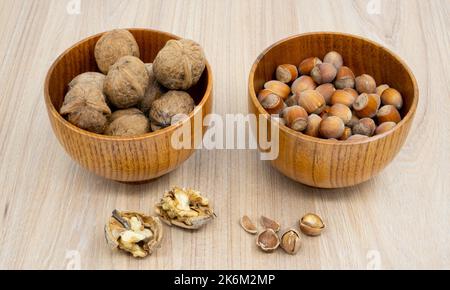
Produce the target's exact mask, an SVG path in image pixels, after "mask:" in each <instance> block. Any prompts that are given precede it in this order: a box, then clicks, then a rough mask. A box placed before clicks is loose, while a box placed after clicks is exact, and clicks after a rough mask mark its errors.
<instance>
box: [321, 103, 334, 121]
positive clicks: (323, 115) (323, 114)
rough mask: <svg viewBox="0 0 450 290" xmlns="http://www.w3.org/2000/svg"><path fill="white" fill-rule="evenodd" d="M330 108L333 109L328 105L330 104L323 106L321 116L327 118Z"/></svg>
mask: <svg viewBox="0 0 450 290" xmlns="http://www.w3.org/2000/svg"><path fill="white" fill-rule="evenodd" d="M330 109H331V107H330V106H328V105H326V106H325V107H324V108H323V110H322V112H320V114H319V116H320V117H321V118H322V119H326V118H327V117H328V113H329V112H330Z"/></svg>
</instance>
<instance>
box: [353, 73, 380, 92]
mask: <svg viewBox="0 0 450 290" xmlns="http://www.w3.org/2000/svg"><path fill="white" fill-rule="evenodd" d="M355 86H356V90H357V91H358V93H360V94H362V93H367V94H372V93H375V91H376V88H377V84H376V82H375V80H374V78H373V77H371V76H370V75H368V74H363V75H360V76H359V77H357V78H356V79H355Z"/></svg>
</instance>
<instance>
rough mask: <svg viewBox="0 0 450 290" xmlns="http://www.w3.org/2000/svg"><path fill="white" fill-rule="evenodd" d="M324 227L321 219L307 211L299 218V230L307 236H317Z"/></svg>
mask: <svg viewBox="0 0 450 290" xmlns="http://www.w3.org/2000/svg"><path fill="white" fill-rule="evenodd" d="M324 229H325V224H324V223H323V221H322V219H321V218H320V217H319V216H318V215H316V214H314V213H308V214H306V215H305V216H303V217H302V218H301V220H300V230H301V231H302V232H303V233H304V234H305V235H308V236H319V235H320V234H321V233H322V231H323V230H324Z"/></svg>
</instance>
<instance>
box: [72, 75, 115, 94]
mask: <svg viewBox="0 0 450 290" xmlns="http://www.w3.org/2000/svg"><path fill="white" fill-rule="evenodd" d="M105 78H106V76H105V75H104V74H102V73H98V72H85V73H82V74H80V75H78V76H76V77H75V78H74V79H73V80H72V81H71V82H70V83H69V88H70V89H72V88H73V87H75V86H76V85H78V84H85V83H92V84H94V85H96V86H97V87H98V89H99V90H102V91H103V84H104V83H105Z"/></svg>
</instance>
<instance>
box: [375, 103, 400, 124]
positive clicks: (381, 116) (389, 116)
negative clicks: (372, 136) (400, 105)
mask: <svg viewBox="0 0 450 290" xmlns="http://www.w3.org/2000/svg"><path fill="white" fill-rule="evenodd" d="M377 119H378V122H379V123H380V124H381V123H385V122H394V123H396V124H397V123H399V122H400V121H401V120H402V116H400V113H399V112H398V110H397V108H396V107H394V106H392V105H385V106H383V107H381V108H380V109H379V110H378V113H377Z"/></svg>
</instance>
